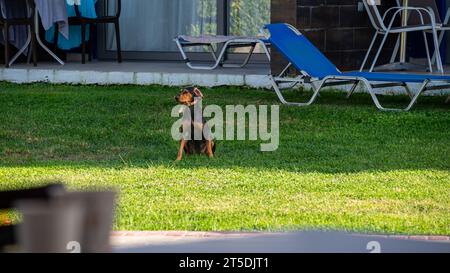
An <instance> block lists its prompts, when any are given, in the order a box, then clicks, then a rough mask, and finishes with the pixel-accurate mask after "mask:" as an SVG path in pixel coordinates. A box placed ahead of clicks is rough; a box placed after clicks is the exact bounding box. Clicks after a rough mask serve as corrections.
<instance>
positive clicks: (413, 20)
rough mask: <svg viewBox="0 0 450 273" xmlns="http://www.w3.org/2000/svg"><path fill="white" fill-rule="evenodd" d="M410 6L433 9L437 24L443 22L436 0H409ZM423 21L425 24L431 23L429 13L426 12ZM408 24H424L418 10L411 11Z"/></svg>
mask: <svg viewBox="0 0 450 273" xmlns="http://www.w3.org/2000/svg"><path fill="white" fill-rule="evenodd" d="M408 6H410V7H420V8H426V9H431V10H432V11H433V13H434V18H435V21H436V24H441V23H442V20H441V17H440V16H439V9H438V7H437V4H436V0H409V3H408ZM423 21H424V24H431V21H430V17H429V16H428V14H424V16H423ZM408 24H410V25H421V24H422V21H421V19H420V16H419V15H418V14H417V12H410V15H409V20H408Z"/></svg>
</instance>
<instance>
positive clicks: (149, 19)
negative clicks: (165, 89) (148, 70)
mask: <svg viewBox="0 0 450 273" xmlns="http://www.w3.org/2000/svg"><path fill="white" fill-rule="evenodd" d="M101 2H104V3H106V6H104V5H105V4H101V6H100V9H101V11H102V12H104V13H108V14H114V13H115V7H116V5H115V3H114V1H111V0H110V1H101ZM269 15H270V0H122V11H121V17H120V28H121V29H120V32H121V43H122V51H123V54H124V58H125V59H148V60H180V59H181V58H180V55H179V54H178V51H177V48H176V45H175V43H174V42H173V38H174V37H176V36H178V35H202V34H230V35H245V36H253V35H256V34H257V33H258V30H259V28H260V27H261V26H262V25H263V24H265V23H267V22H268V21H269ZM261 16H262V17H261ZM99 34H100V35H99V36H100V37H99V57H100V58H114V56H115V50H116V41H115V35H114V27H113V26H112V25H110V26H105V27H104V28H102V29H99ZM193 51H194V52H195V53H194V54H193V55H194V56H192V57H193V58H194V59H199V60H203V59H204V60H209V59H210V54H207V53H204V52H203V49H202V48H201V47H199V48H193Z"/></svg>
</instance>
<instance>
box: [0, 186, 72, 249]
mask: <svg viewBox="0 0 450 273" xmlns="http://www.w3.org/2000/svg"><path fill="white" fill-rule="evenodd" d="M64 192H65V187H64V186H63V185H62V184H52V185H48V186H44V187H38V188H33V189H24V190H12V191H0V210H4V209H12V208H13V207H14V204H15V202H17V201H18V200H23V199H41V200H49V199H50V198H52V197H54V196H57V195H60V194H63V193H64ZM16 228H17V226H14V225H8V226H1V223H0V252H1V249H2V247H4V246H6V245H13V244H15V243H16Z"/></svg>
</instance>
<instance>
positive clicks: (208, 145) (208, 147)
mask: <svg viewBox="0 0 450 273" xmlns="http://www.w3.org/2000/svg"><path fill="white" fill-rule="evenodd" d="M206 154H207V155H208V156H209V157H211V158H212V157H214V152H213V142H212V140H207V141H206Z"/></svg>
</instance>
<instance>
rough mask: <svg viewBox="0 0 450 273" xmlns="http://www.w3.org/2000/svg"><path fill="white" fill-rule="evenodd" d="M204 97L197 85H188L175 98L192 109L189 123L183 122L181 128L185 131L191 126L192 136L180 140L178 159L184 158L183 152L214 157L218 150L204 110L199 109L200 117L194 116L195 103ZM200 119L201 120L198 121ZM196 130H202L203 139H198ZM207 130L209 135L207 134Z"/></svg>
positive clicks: (181, 130)
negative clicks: (204, 115) (195, 133)
mask: <svg viewBox="0 0 450 273" xmlns="http://www.w3.org/2000/svg"><path fill="white" fill-rule="evenodd" d="M202 99H203V94H202V92H201V91H200V89H198V88H197V87H187V88H184V89H182V90H181V93H180V94H179V95H177V96H176V97H175V100H176V101H177V102H178V103H179V104H182V105H186V106H188V107H189V110H190V113H191V115H190V118H189V119H187V120H186V121H185V122H189V124H183V126H182V127H181V128H180V132H181V133H183V128H189V127H187V126H190V132H189V134H190V138H189V139H188V140H187V139H185V138H182V139H181V141H180V149H179V150H178V157H177V161H180V160H181V159H182V158H183V152H185V153H186V154H187V155H192V154H206V155H208V156H209V157H210V158H212V157H214V153H215V151H216V144H215V143H214V141H213V140H212V137H211V130H210V128H208V127H207V124H206V120H205V119H204V117H203V114H202V112H203V111H202V110H201V109H200V111H198V113H199V114H200V115H201V117H200V118H197V119H195V118H194V110H195V109H194V108H195V105H196V104H197V103H198V102H199V101H200V100H202ZM197 120H200V121H201V122H198V121H197ZM196 130H201V132H202V134H201V140H196V139H195V135H194V132H195V131H196ZM205 132H206V134H207V135H205Z"/></svg>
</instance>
